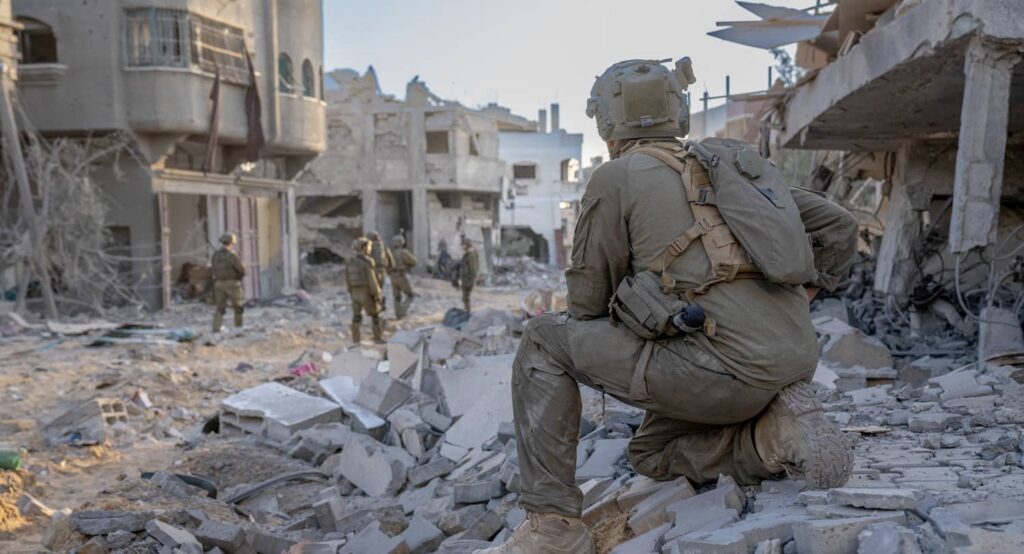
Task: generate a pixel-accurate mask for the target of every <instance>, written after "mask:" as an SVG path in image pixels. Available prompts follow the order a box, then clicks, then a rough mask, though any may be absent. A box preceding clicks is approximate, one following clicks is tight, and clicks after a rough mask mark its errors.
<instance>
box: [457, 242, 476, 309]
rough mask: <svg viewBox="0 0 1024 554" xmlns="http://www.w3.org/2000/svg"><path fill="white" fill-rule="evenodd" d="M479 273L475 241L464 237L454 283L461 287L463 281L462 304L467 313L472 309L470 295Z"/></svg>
mask: <svg viewBox="0 0 1024 554" xmlns="http://www.w3.org/2000/svg"><path fill="white" fill-rule="evenodd" d="M479 275H480V258H479V256H477V253H476V249H474V248H473V241H471V240H469V237H462V259H461V260H459V265H458V268H457V271H456V272H455V279H454V280H453V281H452V285H455V287H459V285H460V283H461V285H462V305H463V306H464V307H465V309H466V313H469V312H470V311H471V310H470V305H469V295H470V293H472V292H473V286H474V285H476V278H477V277H478V276H479Z"/></svg>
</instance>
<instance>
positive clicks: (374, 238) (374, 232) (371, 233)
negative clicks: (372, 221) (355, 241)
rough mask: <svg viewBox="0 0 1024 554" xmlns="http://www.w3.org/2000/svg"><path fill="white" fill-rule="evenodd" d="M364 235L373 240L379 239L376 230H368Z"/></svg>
mask: <svg viewBox="0 0 1024 554" xmlns="http://www.w3.org/2000/svg"><path fill="white" fill-rule="evenodd" d="M366 236H367V237H368V238H369V239H370V240H373V241H377V240H380V233H378V232H377V231H370V232H369V233H367V234H366Z"/></svg>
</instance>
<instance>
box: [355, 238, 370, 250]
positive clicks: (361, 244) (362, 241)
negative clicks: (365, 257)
mask: <svg viewBox="0 0 1024 554" xmlns="http://www.w3.org/2000/svg"><path fill="white" fill-rule="evenodd" d="M367 244H370V239H368V238H366V237H357V238H356V239H355V240H354V241H352V250H355V251H356V252H361V251H363V249H365V248H366V245H367Z"/></svg>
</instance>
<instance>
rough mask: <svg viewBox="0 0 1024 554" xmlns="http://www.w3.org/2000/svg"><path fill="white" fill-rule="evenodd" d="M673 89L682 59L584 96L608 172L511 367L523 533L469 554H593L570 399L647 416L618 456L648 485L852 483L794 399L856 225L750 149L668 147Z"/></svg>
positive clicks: (617, 73)
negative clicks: (559, 296)
mask: <svg viewBox="0 0 1024 554" xmlns="http://www.w3.org/2000/svg"><path fill="white" fill-rule="evenodd" d="M681 81H682V82H683V83H692V82H694V79H693V75H692V72H691V71H690V69H689V60H688V59H686V58H684V59H683V60H680V62H677V64H676V69H675V71H670V70H669V69H668V68H666V67H665V66H663V65H662V64H661V63H660V62H658V61H655V60H629V61H625V62H620V63H617V64H615V65H613V66H612V67H610V68H609V69H608V70H607V71H605V73H604V74H603V75H601V76H600V77H598V78H597V81H596V83H595V84H594V87H593V89H592V91H591V98H590V100H589V101H588V103H587V114H588V115H589V116H590V117H593V118H595V119H596V121H597V128H598V133H599V134H600V135H601V138H603V139H604V140H605V141H606V143H607V146H608V150H609V154H610V155H611V158H612V159H611V161H609V162H608V163H606V164H604V165H602V166H601V167H600V168H598V169H597V170H596V171H595V172H594V174H593V176H592V178H591V180H590V182H589V184H588V185H587V190H586V192H585V193H584V195H583V198H582V200H581V206H582V210H581V214H580V218H579V220H578V222H577V224H576V233H575V238H574V241H573V247H572V261H571V265H570V267H569V269H567V270H566V282H567V285H568V298H567V300H568V312H561V313H549V314H544V315H541V316H539V317H535V318H533V319H530V320H529V323H528V325H527V326H526V330H525V332H524V333H523V337H522V340H521V341H520V344H519V350H518V352H517V353H516V357H515V360H514V362H513V366H512V405H513V413H514V422H515V431H516V447H517V450H518V455H519V467H520V472H521V473H520V475H521V484H520V490H521V492H520V503H521V505H522V506H523V507H524V508H525V509H526V510H527V513H528V515H527V521H526V522H525V523H523V524H522V525H521V526H520V527H519V528H518V529H517V530H516V531H515V532H514V533H513V534H512V536H511V537H510V538H509V540H508V541H507V542H506V543H505V544H503V545H501V546H499V547H496V548H491V549H487V550H482V551H478V553H499V552H500V553H504V554H532V553H535V552H559V553H565V554H592V553H593V552H594V542H593V540H592V538H591V536H590V533H589V531H588V530H587V528H586V526H585V525H584V524H583V522H582V521H581V520H580V512H581V508H582V502H583V494H582V493H581V492H580V489H579V488H578V487H577V486H576V447H577V443H578V441H579V440H578V437H579V430H580V412H581V408H582V405H581V401H580V391H579V384H581V383H582V384H584V385H587V386H590V387H593V388H596V389H598V390H601V391H603V392H606V393H607V394H609V395H611V396H614V397H615V398H618V399H619V400H622V401H623V402H626V403H629V404H631V405H633V406H637V407H639V408H643V409H644V410H646V413H645V415H644V419H643V422H642V423H641V425H640V428H639V429H638V430H637V432H636V434H635V435H634V437H633V438H632V440H631V441H630V443H629V447H628V450H627V455H628V458H629V461H630V463H631V464H632V465H633V468H634V469H635V470H636V471H637V473H640V474H641V475H645V476H647V477H650V478H652V479H655V480H658V481H667V480H671V479H675V478H677V477H679V476H685V477H686V478H687V479H688V480H689V481H691V482H692V483H694V484H704V483H709V482H713V481H715V480H716V479H717V477H718V475H719V474H720V473H721V474H725V475H729V476H731V477H732V478H733V479H735V480H736V481H737V482H738V483H739V484H741V485H754V484H758V483H760V482H761V481H762V480H765V479H777V478H780V477H781V476H785V475H787V474H789V475H793V476H800V477H802V478H803V479H805V481H806V483H807V486H808V487H809V488H814V489H822V488H825V489H827V488H831V487H838V486H841V485H843V484H844V483H845V482H846V480H847V479H848V478H849V476H850V472H851V469H852V465H853V463H852V462H853V454H852V448H851V445H850V444H849V443H848V441H846V439H845V438H844V436H843V435H842V433H841V432H840V431H839V429H838V428H836V426H835V425H833V424H832V423H831V422H830V421H829V420H828V419H827V418H826V417H825V415H824V413H823V411H822V408H821V405H820V404H819V403H818V401H817V400H816V398H815V395H814V390H813V389H812V388H811V387H810V385H809V384H808V383H809V382H810V380H811V377H812V376H813V374H814V371H815V368H816V366H817V361H818V344H817V341H816V338H815V333H814V327H813V326H812V324H811V318H810V312H809V307H808V299H809V298H810V297H812V296H813V295H814V292H815V291H816V290H817V289H819V288H825V289H834V288H835V287H836V286H837V285H838V284H839V282H840V281H841V280H842V279H843V277H844V276H845V275H846V273H847V272H848V271H849V268H850V265H851V264H852V261H853V256H854V253H855V250H856V241H857V223H856V220H855V219H854V218H853V217H852V216H851V215H850V214H849V213H848V212H847V211H846V210H844V209H843V208H841V207H839V206H837V205H835V204H833V203H831V202H829V201H828V200H827V199H825V198H824V197H822V196H819V195H817V194H815V193H813V192H810V191H805V190H802V189H796V188H790V187H789V186H787V185H786V184H785V183H784V182H782V181H781V175H780V174H779V173H778V171H777V170H776V169H775V168H774V166H772V165H771V164H770V162H768V161H767V160H764V159H763V158H761V156H760V155H759V154H758V153H757V151H756V149H752V148H750V147H749V146H748V145H745V144H743V143H740V142H738V141H730V140H728V139H714V138H709V139H704V140H703V141H701V142H700V143H686V144H684V143H682V142H680V141H679V140H678V138H677V137H684V136H686V134H687V132H688V130H689V107H688V106H687V104H686V97H685V95H684V93H683V91H682V86H681V85H680V82H681ZM712 152H714V153H712ZM709 154H710V155H709ZM709 169H714V171H709ZM769 223H771V224H769ZM780 237H781V238H780ZM783 239H786V240H783ZM783 245H784V246H783ZM652 285H653V286H652ZM640 298H642V301H638V299H640ZM655 305H656V306H658V309H653V308H650V306H655ZM630 307H632V308H636V309H635V310H631V309H627V308H630ZM663 314H668V316H667V318H668V319H667V321H666V318H665V316H664V315H663ZM673 314H675V315H674V316H673ZM634 316H636V317H634ZM613 322H614V323H615V325H612V324H610V323H613ZM670 327H671V328H670Z"/></svg>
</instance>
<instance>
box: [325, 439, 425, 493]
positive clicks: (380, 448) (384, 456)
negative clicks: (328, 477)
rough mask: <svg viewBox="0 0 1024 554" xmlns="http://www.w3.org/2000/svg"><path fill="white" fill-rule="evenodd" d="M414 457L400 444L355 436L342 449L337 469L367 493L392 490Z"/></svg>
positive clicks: (401, 481)
mask: <svg viewBox="0 0 1024 554" xmlns="http://www.w3.org/2000/svg"><path fill="white" fill-rule="evenodd" d="M414 463H415V461H414V460H413V458H412V456H410V455H409V453H408V452H406V451H405V450H402V449H401V448H395V447H393V446H385V445H383V444H380V443H378V442H377V441H374V440H373V439H369V438H368V437H359V436H354V437H353V438H352V440H350V441H349V443H348V444H347V445H345V448H344V449H343V450H342V451H341V457H340V458H339V460H338V472H339V473H340V474H341V475H342V477H344V478H345V479H348V480H349V481H351V482H352V484H354V485H355V486H357V487H359V488H360V489H362V491H363V492H365V493H366V494H368V495H370V496H381V495H384V494H389V495H390V494H395V493H396V492H398V490H399V489H401V488H402V485H404V484H405V478H406V472H407V471H408V470H409V468H410V467H412V466H413V464H414Z"/></svg>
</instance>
